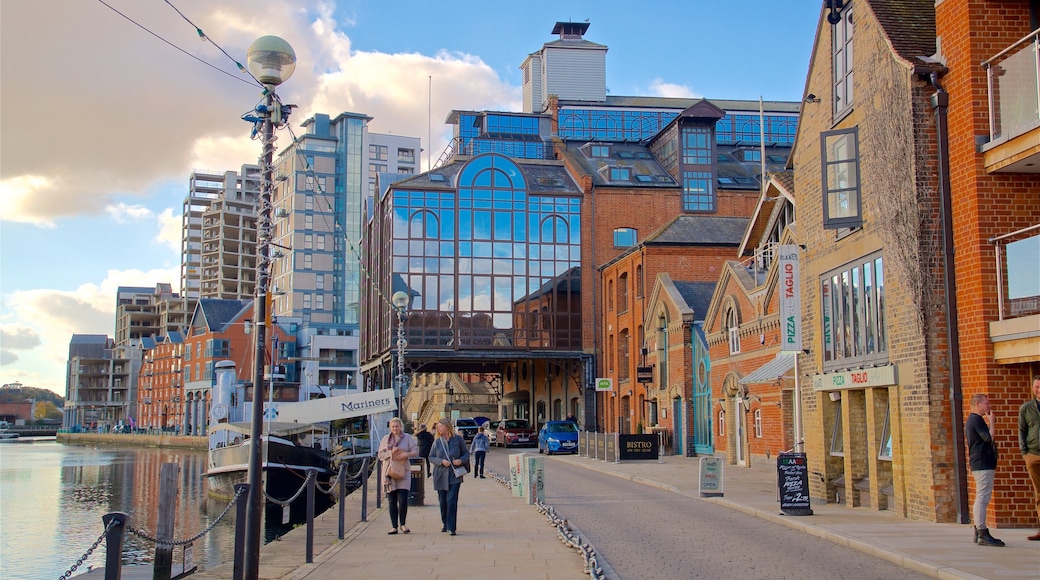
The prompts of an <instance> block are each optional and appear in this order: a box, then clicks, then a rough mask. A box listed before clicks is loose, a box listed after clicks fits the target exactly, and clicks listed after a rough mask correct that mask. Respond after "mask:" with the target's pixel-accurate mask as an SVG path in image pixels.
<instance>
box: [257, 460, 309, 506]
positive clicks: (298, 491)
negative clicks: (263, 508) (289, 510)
mask: <svg viewBox="0 0 1040 580" xmlns="http://www.w3.org/2000/svg"><path fill="white" fill-rule="evenodd" d="M314 474H315V471H314V470H313V469H310V470H307V479H305V480H304V481H303V485H301V486H300V489H298V490H296V493H295V494H294V495H293V496H292V497H290V498H289V499H286V500H281V499H277V498H273V497H271V496H270V495H268V494H267V490H266V489H265V490H264V497H266V498H267V501H269V502H271V503H275V504H278V505H280V506H282V507H285V506H287V505H289V504H291V503H292V502H294V501H296V498H298V497H300V494H301V493H303V490H305V489H307V482H308V481H310V480H311V478H312V477H314Z"/></svg>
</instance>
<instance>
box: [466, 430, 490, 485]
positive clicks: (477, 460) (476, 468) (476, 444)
mask: <svg viewBox="0 0 1040 580" xmlns="http://www.w3.org/2000/svg"><path fill="white" fill-rule="evenodd" d="M489 447H491V441H489V440H488V436H487V434H486V433H484V426H483V425H481V426H480V427H479V428H477V434H476V435H474V436H473V441H472V442H471V443H470V444H469V452H470V453H472V454H473V477H479V478H480V479H484V457H485V456H486V455H487V451H488V448H489Z"/></svg>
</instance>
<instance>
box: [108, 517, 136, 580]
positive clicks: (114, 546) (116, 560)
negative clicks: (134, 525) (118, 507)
mask: <svg viewBox="0 0 1040 580" xmlns="http://www.w3.org/2000/svg"><path fill="white" fill-rule="evenodd" d="M128 519H129V516H127V515H126V514H124V513H123V512H109V513H107V514H105V515H103V516H101V522H102V523H104V524H105V528H106V529H108V532H106V533H105V580H120V578H122V577H123V568H122V566H123V560H122V557H123V526H125V525H126V522H127V520H128ZM109 522H111V523H112V527H111V528H109V527H108V525H109Z"/></svg>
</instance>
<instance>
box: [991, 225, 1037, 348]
mask: <svg viewBox="0 0 1040 580" xmlns="http://www.w3.org/2000/svg"><path fill="white" fill-rule="evenodd" d="M990 243H991V244H993V246H994V249H995V255H996V260H997V290H998V292H997V307H998V316H997V320H996V321H994V322H991V323H990V324H989V337H990V340H991V341H992V342H993V358H994V360H995V361H996V362H997V363H998V364H1017V363H1024V362H1030V361H1031V362H1038V361H1040V263H1037V260H1036V257H1037V256H1038V255H1040V224H1036V225H1033V226H1030V227H1028V228H1024V229H1021V230H1018V231H1016V232H1011V233H1009V234H1005V235H1003V236H997V237H995V238H993V239H991V240H990Z"/></svg>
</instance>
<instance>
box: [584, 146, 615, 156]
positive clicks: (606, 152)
mask: <svg viewBox="0 0 1040 580" xmlns="http://www.w3.org/2000/svg"><path fill="white" fill-rule="evenodd" d="M589 150H590V151H591V153H592V156H593V157H610V147H608V146H606V145H593V146H592V147H590V148H589Z"/></svg>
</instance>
